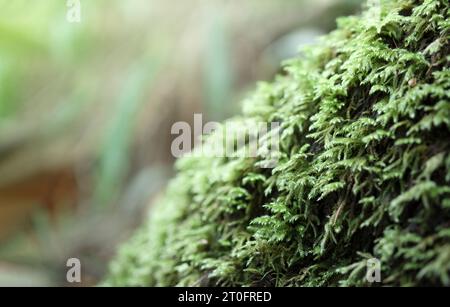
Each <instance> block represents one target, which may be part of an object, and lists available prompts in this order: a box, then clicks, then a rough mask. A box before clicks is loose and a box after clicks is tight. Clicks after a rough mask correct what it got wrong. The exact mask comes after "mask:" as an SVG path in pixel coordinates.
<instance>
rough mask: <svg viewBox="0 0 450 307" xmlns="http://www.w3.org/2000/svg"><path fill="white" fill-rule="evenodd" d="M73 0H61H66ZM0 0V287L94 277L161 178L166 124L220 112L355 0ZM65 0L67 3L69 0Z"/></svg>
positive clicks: (166, 154) (233, 108) (93, 280)
mask: <svg viewBox="0 0 450 307" xmlns="http://www.w3.org/2000/svg"><path fill="white" fill-rule="evenodd" d="M69 2H74V1H69ZM69 2H67V1H66V0H33V1H30V0H0V286H35V285H36V286H66V285H69V284H68V283H67V282H66V272H67V267H66V261H67V259H68V258H73V257H76V258H79V259H80V260H81V263H82V284H81V285H84V286H91V285H95V284H97V283H98V282H99V281H100V280H101V279H102V277H103V276H104V274H105V272H106V270H107V264H108V261H109V260H110V259H111V257H112V256H113V255H114V253H115V251H116V249H117V246H118V245H119V244H120V243H121V242H122V241H124V240H126V239H127V238H128V237H129V236H130V234H131V233H132V231H133V230H134V229H135V228H136V227H137V226H138V225H139V224H140V223H141V222H142V220H143V219H145V217H146V215H147V212H148V210H149V208H150V207H151V204H152V202H153V201H154V200H155V199H157V198H158V197H159V196H160V195H161V194H162V193H163V192H164V187H165V184H166V183H167V180H168V179H169V178H170V177H171V176H172V175H173V167H172V164H173V160H174V159H173V157H172V155H171V152H170V145H171V142H172V139H173V138H174V137H176V136H172V135H171V133H170V128H171V126H172V124H173V123H175V122H177V121H186V122H192V120H193V114H194V113H202V114H203V115H204V116H203V117H204V121H206V120H214V121H220V120H223V119H225V118H227V117H229V116H231V115H233V114H235V113H237V112H239V107H240V106H239V101H240V100H242V98H244V97H245V96H246V95H248V94H249V92H251V91H252V90H253V89H254V88H255V86H256V82H257V81H258V80H270V79H271V78H273V77H274V75H275V74H277V73H279V72H280V70H279V67H280V66H279V65H280V63H281V62H282V61H283V60H285V59H287V58H290V57H293V56H301V55H297V51H298V49H299V47H300V46H302V45H304V44H310V43H312V42H314V41H315V40H316V39H317V38H318V37H319V36H321V35H323V34H324V33H327V32H329V31H330V30H332V29H333V28H334V27H335V18H336V17H338V16H342V15H348V14H351V13H354V12H356V11H359V10H360V9H361V1H360V0H315V1H309V0H127V1H125V0H95V1H91V0H90V1H88V0H80V1H79V3H80V4H81V7H80V13H81V15H80V17H81V20H80V22H69V20H68V19H67V14H68V11H69V10H70V7H68V6H67V4H70V3H69ZM75 2H77V1H75Z"/></svg>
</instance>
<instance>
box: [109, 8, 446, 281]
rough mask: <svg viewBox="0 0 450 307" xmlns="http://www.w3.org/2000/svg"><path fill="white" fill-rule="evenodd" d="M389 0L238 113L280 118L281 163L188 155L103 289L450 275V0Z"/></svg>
mask: <svg viewBox="0 0 450 307" xmlns="http://www.w3.org/2000/svg"><path fill="white" fill-rule="evenodd" d="M381 4H382V5H381V9H380V8H379V7H371V8H369V9H367V10H366V11H365V12H364V13H363V14H362V16H359V17H348V18H342V19H340V20H339V21H338V29H337V30H336V31H334V32H332V33H330V34H329V35H328V36H327V37H325V38H324V39H323V40H322V41H321V42H320V44H318V45H317V46H312V47H311V48H309V49H308V50H306V51H303V52H302V54H301V56H300V57H299V58H298V59H293V60H291V61H289V63H286V65H285V71H286V73H285V74H284V75H282V76H279V77H278V78H277V80H275V81H274V82H273V83H271V84H261V85H260V86H259V88H258V90H257V91H256V93H255V94H254V95H253V96H252V97H250V98H249V99H248V100H247V101H245V102H244V108H243V115H242V117H236V118H234V119H231V120H229V121H228V122H229V123H233V125H236V126H237V127H239V126H240V125H241V126H242V127H247V125H248V123H249V122H250V123H251V122H261V121H263V122H268V123H269V122H280V123H281V127H282V133H281V138H280V148H279V153H278V156H279V161H278V164H277V166H276V167H275V168H274V169H264V168H261V167H260V166H261V165H262V164H263V163H264V162H265V161H263V158H262V157H260V158H213V157H209V156H208V155H204V156H192V157H186V158H183V159H180V160H178V162H177V169H178V175H177V176H176V178H174V179H173V181H172V182H171V184H170V186H169V188H168V191H167V193H166V196H165V198H164V199H162V200H161V201H160V202H159V203H158V204H157V205H156V207H155V208H154V209H153V211H152V212H151V217H150V219H149V221H148V223H147V224H146V225H145V226H144V227H142V229H140V230H139V231H138V233H137V234H136V235H135V237H134V238H132V239H131V240H130V241H129V242H128V243H127V244H125V245H124V246H123V248H122V249H121V250H120V252H119V255H118V257H117V259H116V260H115V261H114V262H113V263H112V264H111V271H110V276H109V278H108V279H107V281H106V282H105V284H106V285H112V286H119V285H129V286H133V285H149V286H175V285H189V286H193V285H194V286H195V285H202V286H203V285H205V286H216V285H219V286H332V285H343V286H364V285H369V284H368V283H367V281H366V279H365V274H366V262H367V259H369V258H377V259H379V261H380V264H381V277H382V285H402V286H407V285H450V70H449V60H450V56H449V52H448V51H449V47H450V46H449V36H450V21H449V10H450V7H449V3H448V1H447V0H426V1H412V0H397V1H393V0H389V1H381ZM241 131H243V132H245V131H246V129H242V130H241ZM220 137H222V135H221V133H220V132H217V133H215V134H213V135H212V136H211V137H209V138H207V139H206V141H205V145H204V146H205V147H206V149H208V146H213V145H212V144H213V143H214V141H215V140H216V139H217V138H220Z"/></svg>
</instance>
